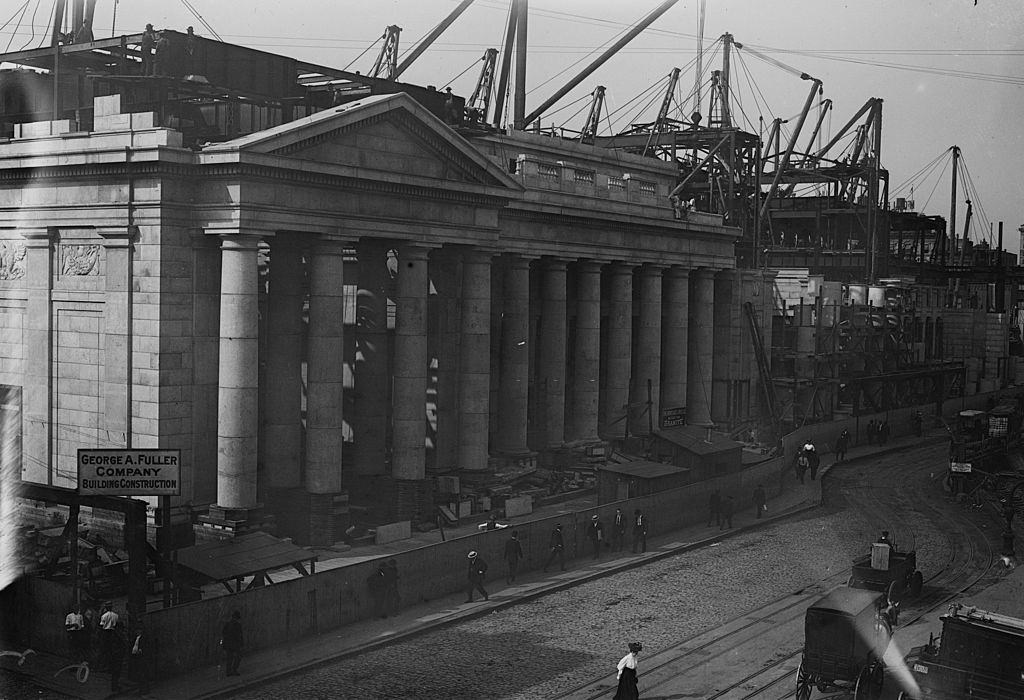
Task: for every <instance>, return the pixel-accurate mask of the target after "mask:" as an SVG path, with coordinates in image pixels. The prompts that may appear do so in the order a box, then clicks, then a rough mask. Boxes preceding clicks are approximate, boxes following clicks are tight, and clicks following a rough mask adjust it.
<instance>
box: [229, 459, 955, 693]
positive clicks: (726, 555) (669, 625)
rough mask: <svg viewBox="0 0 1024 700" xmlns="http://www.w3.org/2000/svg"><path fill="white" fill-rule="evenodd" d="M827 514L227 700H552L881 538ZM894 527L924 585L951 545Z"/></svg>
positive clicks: (919, 526)
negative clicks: (636, 645) (629, 650)
mask: <svg viewBox="0 0 1024 700" xmlns="http://www.w3.org/2000/svg"><path fill="white" fill-rule="evenodd" d="M945 451H946V447H945V446H944V445H940V446H931V447H926V448H922V449H919V450H916V451H914V452H909V453H903V454H892V455H888V456H886V457H883V458H881V459H879V460H878V461H877V465H874V464H873V465H871V466H870V467H867V466H864V467H862V466H859V465H856V466H851V467H850V468H849V470H850V471H848V472H846V473H845V474H844V482H846V483H849V482H850V480H851V478H852V479H854V480H856V479H863V480H864V483H865V484H869V483H871V480H872V479H874V478H876V476H877V474H875V473H872V470H875V469H878V470H881V472H878V473H894V472H893V470H896V469H897V468H900V469H904V470H912V471H920V472H922V473H923V475H924V476H923V477H922V478H924V479H925V480H926V481H927V480H928V471H927V465H929V464H934V463H937V462H941V460H942V459H943V458H944V457H945ZM922 485H923V484H922ZM923 486H924V485H923ZM924 487H925V488H929V487H928V486H924ZM931 487H933V488H934V489H935V494H936V499H938V500H942V499H941V487H940V486H939V485H938V484H937V482H935V483H931ZM826 491H828V489H826ZM827 503H828V504H829V505H826V506H823V507H822V508H820V509H818V510H816V511H814V512H813V513H812V514H810V515H809V516H804V517H798V518H794V519H792V520H789V521H786V522H785V523H782V524H777V525H774V526H769V527H767V528H766V529H764V530H760V531H754V532H750V533H745V534H742V535H740V536H737V537H735V538H732V539H727V540H725V541H723V542H721V543H720V544H716V545H713V546H709V547H705V548H702V549H699V550H696V551H691V552H687V553H685V554H681V555H678V556H673V557H670V558H667V559H663V560H660V561H656V562H653V563H651V564H648V565H646V566H643V567H641V568H638V569H633V570H629V571H625V572H620V573H616V574H614V575H611V576H608V577H605V578H602V579H599V580H597V581H593V582H590V583H587V584H584V585H581V586H578V587H575V588H572V589H569V590H566V591H563V592H560V593H556V594H552V595H549V596H545V597H543V598H540V599H538V600H535V601H533V602H530V603H526V604H523V605H518V606H515V607H512V608H509V609H505V610H502V611H498V612H495V613H492V614H490V615H488V616H485V617H483V618H477V619H474V620H470V621H467V622H464V623H460V624H457V625H453V626H451V627H448V628H446V629H443V630H441V631H438V632H434V633H430V634H425V635H421V636H418V637H415V638H413V639H411V640H408V641H405V642H401V643H397V644H394V645H392V646H389V647H386V648H384V649H380V650H377V651H373V652H370V653H367V654H363V655H360V656H358V657H354V658H349V659H345V660H341V661H338V662H332V663H329V664H326V665H324V666H321V667H318V668H315V669H312V670H309V671H305V672H302V673H299V674H296V675H293V676H289V677H288V678H286V679H284V680H281V681H278V682H274V683H269V684H265V685H263V686H262V687H260V688H259V689H258V690H250V691H248V692H246V693H244V694H239V695H237V696H234V697H238V698H252V699H253V700H256V699H270V698H282V699H283V698H294V697H304V698H329V697H330V698H342V697H344V698H430V697H437V698H452V699H455V698H464V699H466V700H471V699H472V700H479V699H480V698H504V699H507V700H527V699H535V698H546V697H558V696H559V695H560V694H563V693H566V692H568V691H569V690H571V689H573V688H575V687H576V686H578V685H580V684H582V683H585V682H587V681H589V680H591V679H593V678H594V677H596V676H599V675H601V674H605V673H608V672H609V671H610V670H612V669H613V668H614V664H615V662H616V661H617V660H618V659H619V658H620V657H621V656H622V654H623V653H624V650H625V645H626V643H627V642H628V641H632V640H641V641H642V642H643V644H644V647H645V651H648V652H655V651H657V650H659V649H661V648H664V647H666V646H668V645H670V644H672V643H676V642H679V641H680V640H682V639H685V638H687V637H690V636H693V635H696V634H698V633H700V632H703V631H705V630H709V629H712V628H714V627H716V626H719V625H722V624H724V623H725V622H727V621H729V620H731V619H733V618H735V617H737V616H738V615H741V614H742V613H743V612H744V611H746V610H749V609H751V608H754V607H756V606H758V605H760V604H761V603H763V602H765V601H766V600H769V599H771V598H773V597H776V596H780V595H784V594H786V593H790V592H793V591H795V590H799V589H801V588H803V587H805V586H807V585H809V584H811V583H813V582H815V581H816V580H818V579H820V578H822V577H823V576H826V575H828V574H829V573H831V572H833V571H836V570H841V569H844V568H846V567H847V566H849V562H850V559H851V558H852V556H854V555H855V554H857V553H859V552H860V551H861V550H863V548H864V547H865V546H866V544H865V543H867V542H870V541H872V540H873V539H874V538H875V537H877V535H878V527H877V526H876V524H875V523H872V522H866V521H865V520H864V519H863V518H862V517H860V516H859V515H858V514H857V513H855V512H852V511H851V510H850V509H849V508H848V507H847V505H846V503H845V501H844V499H842V498H840V497H834V498H830V499H827ZM900 518H901V519H903V520H905V521H906V522H907V523H908V524H909V525H910V526H911V527H912V529H913V531H915V532H916V533H919V534H917V542H916V546H917V548H918V551H919V558H918V565H919V567H920V569H921V570H922V571H924V572H926V574H925V575H926V576H928V575H930V574H931V573H933V572H934V571H935V569H936V567H939V566H942V565H943V563H944V562H945V561H947V559H948V556H949V543H948V542H947V541H946V540H945V539H944V538H942V537H941V536H933V535H931V534H930V533H931V530H930V529H929V527H928V523H929V520H928V518H927V516H926V515H922V514H920V513H915V512H913V511H907V512H903V513H901V514H900ZM243 671H244V667H243Z"/></svg>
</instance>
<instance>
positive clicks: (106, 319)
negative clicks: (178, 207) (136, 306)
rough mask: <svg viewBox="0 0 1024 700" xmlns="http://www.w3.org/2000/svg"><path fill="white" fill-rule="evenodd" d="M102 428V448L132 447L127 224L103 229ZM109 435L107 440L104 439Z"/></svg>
mask: <svg viewBox="0 0 1024 700" xmlns="http://www.w3.org/2000/svg"><path fill="white" fill-rule="evenodd" d="M97 233H98V234H99V235H100V237H101V238H102V239H103V247H104V248H105V251H104V268H105V274H104V277H105V292H106V293H105V294H104V297H103V388H102V393H103V427H104V431H100V436H101V437H100V446H101V447H130V446H131V445H132V431H131V358H132V339H131V318H132V238H133V236H134V230H133V229H130V228H128V227H120V228H109V229H106V228H103V229H98V230H97ZM104 437H105V438H106V439H105V440H104V439H103V438H104Z"/></svg>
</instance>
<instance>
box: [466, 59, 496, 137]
mask: <svg viewBox="0 0 1024 700" xmlns="http://www.w3.org/2000/svg"><path fill="white" fill-rule="evenodd" d="M480 60H482V61H483V62H484V65H483V67H482V68H481V69H480V77H479V78H477V80H476V88H475V89H474V90H473V94H472V95H471V96H470V98H469V101H468V102H467V103H466V114H467V115H468V116H469V120H470V121H473V122H480V123H483V122H486V121H487V110H488V108H489V107H490V106H491V93H492V92H493V89H494V68H495V65H496V64H497V61H498V50H497V49H487V50H486V51H484V55H483V58H482V59H480Z"/></svg>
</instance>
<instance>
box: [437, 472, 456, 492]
mask: <svg viewBox="0 0 1024 700" xmlns="http://www.w3.org/2000/svg"><path fill="white" fill-rule="evenodd" d="M437 492H438V493H441V494H445V495H452V494H454V495H458V493H459V477H457V476H439V477H437Z"/></svg>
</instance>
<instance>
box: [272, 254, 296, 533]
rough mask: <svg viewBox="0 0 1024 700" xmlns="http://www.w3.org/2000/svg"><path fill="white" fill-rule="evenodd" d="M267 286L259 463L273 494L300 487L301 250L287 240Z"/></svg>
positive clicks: (277, 255) (276, 255) (273, 260)
mask: <svg viewBox="0 0 1024 700" xmlns="http://www.w3.org/2000/svg"><path fill="white" fill-rule="evenodd" d="M267 287H268V292H267V324H266V329H267V330H266V333H267V341H266V352H267V357H266V358H265V360H264V363H265V366H266V372H265V377H264V382H265V383H266V386H265V387H263V397H264V404H263V406H264V407H263V424H264V425H263V430H264V434H265V440H264V454H263V461H264V468H265V472H264V474H265V478H266V484H265V485H266V486H267V488H268V489H269V492H270V493H276V492H279V491H281V490H288V489H295V488H298V487H300V486H301V485H302V480H301V476H300V474H301V471H300V469H301V468H300V464H299V455H300V453H301V443H302V335H303V324H302V301H303V267H302V251H301V250H300V248H299V246H298V241H297V240H296V239H295V238H294V237H293V236H291V235H284V234H281V235H278V236H275V237H274V239H273V241H272V242H271V245H270V270H269V280H268V285H267ZM268 505H269V503H268ZM282 522H283V521H282ZM285 534H289V533H285Z"/></svg>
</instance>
